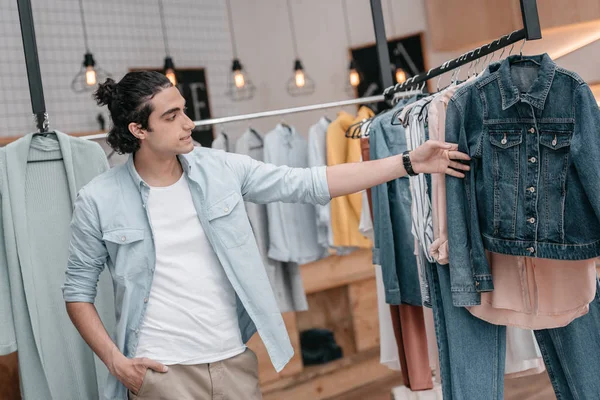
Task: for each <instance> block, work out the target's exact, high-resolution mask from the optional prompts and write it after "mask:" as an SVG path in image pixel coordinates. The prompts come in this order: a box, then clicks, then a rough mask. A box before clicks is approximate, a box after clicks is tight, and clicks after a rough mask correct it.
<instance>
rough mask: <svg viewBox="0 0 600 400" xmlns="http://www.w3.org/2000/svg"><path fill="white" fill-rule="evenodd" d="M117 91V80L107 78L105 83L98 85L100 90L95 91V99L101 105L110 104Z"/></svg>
mask: <svg viewBox="0 0 600 400" xmlns="http://www.w3.org/2000/svg"><path fill="white" fill-rule="evenodd" d="M116 92H117V82H115V81H114V80H113V79H111V78H107V79H106V81H105V82H104V83H101V84H99V85H98V90H96V93H94V99H96V103H98V105H99V106H110V104H111V103H112V102H113V100H114V98H115V96H116Z"/></svg>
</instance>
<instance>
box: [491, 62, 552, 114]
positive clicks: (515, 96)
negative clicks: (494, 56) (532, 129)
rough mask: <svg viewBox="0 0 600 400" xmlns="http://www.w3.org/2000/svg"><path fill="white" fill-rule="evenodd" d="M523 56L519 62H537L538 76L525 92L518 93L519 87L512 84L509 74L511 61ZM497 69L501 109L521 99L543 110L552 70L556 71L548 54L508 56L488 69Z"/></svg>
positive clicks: (524, 63)
mask: <svg viewBox="0 0 600 400" xmlns="http://www.w3.org/2000/svg"><path fill="white" fill-rule="evenodd" d="M521 57H522V58H523V60H524V61H522V62H521V63H520V64H522V65H535V64H536V63H537V64H539V69H538V77H537V78H536V80H535V81H534V82H533V85H532V86H531V88H530V89H529V91H528V92H527V93H519V89H518V88H517V87H516V86H515V85H514V84H513V81H512V76H511V73H510V71H511V63H512V62H514V61H515V60H517V59H520V58H521ZM493 68H497V69H498V72H497V73H498V77H499V81H498V82H499V83H500V94H501V96H502V110H506V109H507V108H509V107H511V106H513V105H514V104H516V103H517V102H518V101H519V100H521V99H523V100H525V101H527V102H528V103H530V104H531V105H532V106H534V107H536V108H538V109H540V110H543V109H544V103H545V102H546V97H548V92H549V91H550V86H552V81H553V79H554V72H555V71H556V64H555V63H554V61H552V59H551V58H550V56H548V54H541V55H537V56H520V55H514V56H510V57H508V58H507V59H505V60H504V61H502V63H500V64H494V65H492V66H490V69H493Z"/></svg>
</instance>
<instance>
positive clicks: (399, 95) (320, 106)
mask: <svg viewBox="0 0 600 400" xmlns="http://www.w3.org/2000/svg"><path fill="white" fill-rule="evenodd" d="M417 93H421V91H420V90H414V91H408V92H401V93H396V94H395V95H394V96H392V98H402V97H410V96H413V95H415V94H417ZM385 100H386V99H385V97H384V96H383V95H379V96H370V97H361V98H359V99H352V100H342V101H334V102H331V103H321V104H311V105H308V106H300V107H293V108H283V109H280V110H271V111H262V112H257V113H253V114H243V115H234V116H231V117H221V118H212V119H205V120H200V121H194V124H195V125H196V126H206V125H217V124H226V123H229V122H237V121H247V120H251V119H257V118H266V117H276V116H278V115H286V114H296V113H300V112H306V111H314V110H323V109H326V108H336V107H343V106H351V105H357V104H371V103H378V102H380V101H385Z"/></svg>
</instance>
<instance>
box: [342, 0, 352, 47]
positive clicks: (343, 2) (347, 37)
mask: <svg viewBox="0 0 600 400" xmlns="http://www.w3.org/2000/svg"><path fill="white" fill-rule="evenodd" d="M342 12H343V13H344V27H345V28H346V41H347V42H348V47H350V46H351V44H352V42H351V41H350V21H349V19H348V7H347V6H346V0H342Z"/></svg>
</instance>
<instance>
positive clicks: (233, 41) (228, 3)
mask: <svg viewBox="0 0 600 400" xmlns="http://www.w3.org/2000/svg"><path fill="white" fill-rule="evenodd" d="M227 20H228V21H229V35H230V37H231V49H232V51H233V58H234V59H235V58H237V54H238V52H237V45H236V43H235V33H234V32H233V17H232V16H231V1H230V0H227Z"/></svg>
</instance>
